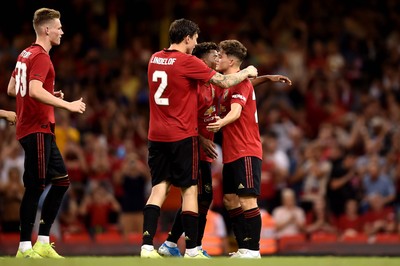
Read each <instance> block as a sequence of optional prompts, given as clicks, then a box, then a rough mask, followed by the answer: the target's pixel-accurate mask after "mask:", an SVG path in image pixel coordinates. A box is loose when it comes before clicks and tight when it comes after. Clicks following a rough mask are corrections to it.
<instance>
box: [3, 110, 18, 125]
mask: <svg viewBox="0 0 400 266" xmlns="http://www.w3.org/2000/svg"><path fill="white" fill-rule="evenodd" d="M5 118H6V120H7V121H8V123H9V124H10V125H15V123H17V114H16V113H15V112H13V111H7V112H6V116H5Z"/></svg>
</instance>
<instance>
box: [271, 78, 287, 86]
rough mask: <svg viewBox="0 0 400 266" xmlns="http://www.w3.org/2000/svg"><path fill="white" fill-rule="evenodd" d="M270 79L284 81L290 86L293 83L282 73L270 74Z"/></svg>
mask: <svg viewBox="0 0 400 266" xmlns="http://www.w3.org/2000/svg"><path fill="white" fill-rule="evenodd" d="M269 79H270V80H271V81H273V82H282V83H287V84H288V85H289V86H291V85H292V81H291V80H290V79H289V78H288V77H286V76H282V75H269Z"/></svg>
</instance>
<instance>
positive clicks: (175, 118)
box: [148, 50, 215, 142]
mask: <svg viewBox="0 0 400 266" xmlns="http://www.w3.org/2000/svg"><path fill="white" fill-rule="evenodd" d="M214 74H215V71H213V70H211V69H210V68H208V67H207V66H206V65H205V64H204V62H202V61H201V60H200V59H198V58H196V57H194V56H192V55H188V54H185V53H181V52H178V51H175V50H162V51H159V52H157V53H155V54H153V56H152V57H151V58H150V61H149V66H148V81H149V91H150V93H149V102H150V127H149V136H148V137H149V140H152V141H163V142H172V141H178V140H182V139H185V138H187V137H192V136H197V135H198V132H197V80H201V81H204V82H207V81H208V80H209V79H210V78H211V77H212V76H213V75H214Z"/></svg>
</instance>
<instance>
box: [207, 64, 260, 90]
mask: <svg viewBox="0 0 400 266" xmlns="http://www.w3.org/2000/svg"><path fill="white" fill-rule="evenodd" d="M257 74H258V73H257V69H256V68H255V67H254V66H248V67H246V68H245V69H242V70H240V71H239V72H237V73H233V74H228V75H222V74H221V73H218V72H217V73H215V74H214V76H212V77H211V79H210V82H211V83H212V84H214V85H217V86H219V87H221V88H230V87H232V86H235V85H237V84H239V83H240V82H242V81H243V80H245V79H247V78H250V77H257Z"/></svg>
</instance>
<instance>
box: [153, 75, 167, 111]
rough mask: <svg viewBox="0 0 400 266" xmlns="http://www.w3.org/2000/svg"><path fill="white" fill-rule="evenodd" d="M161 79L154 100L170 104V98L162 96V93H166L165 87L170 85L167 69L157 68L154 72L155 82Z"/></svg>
mask: <svg viewBox="0 0 400 266" xmlns="http://www.w3.org/2000/svg"><path fill="white" fill-rule="evenodd" d="M159 79H161V82H160V85H158V88H157V91H156V93H155V94H154V101H155V102H156V104H158V105H169V100H168V98H161V95H162V94H163V93H164V91H165V89H166V88H167V85H168V75H167V73H166V72H165V71H159V70H156V71H154V73H153V79H152V81H153V82H157V81H158V80H159Z"/></svg>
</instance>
